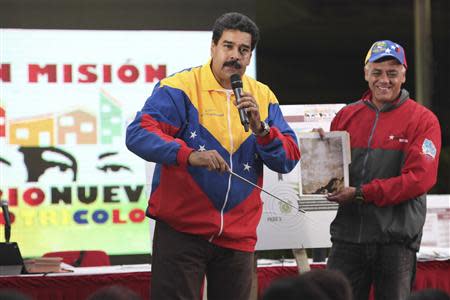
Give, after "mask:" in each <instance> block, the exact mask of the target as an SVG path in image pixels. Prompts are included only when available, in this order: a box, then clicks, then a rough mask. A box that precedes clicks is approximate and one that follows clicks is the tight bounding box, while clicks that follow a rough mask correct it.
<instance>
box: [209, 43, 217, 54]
mask: <svg viewBox="0 0 450 300" xmlns="http://www.w3.org/2000/svg"><path fill="white" fill-rule="evenodd" d="M215 47H216V44H214V40H211V47H210V52H211V53H210V55H211V57H213V51H214V49H215Z"/></svg>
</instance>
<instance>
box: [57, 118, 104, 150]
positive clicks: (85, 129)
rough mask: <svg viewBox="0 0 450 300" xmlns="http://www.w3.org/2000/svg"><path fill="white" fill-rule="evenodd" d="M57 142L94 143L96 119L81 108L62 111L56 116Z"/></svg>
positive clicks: (72, 143) (70, 143)
mask: <svg viewBox="0 0 450 300" xmlns="http://www.w3.org/2000/svg"><path fill="white" fill-rule="evenodd" d="M56 126H57V132H58V134H57V141H58V144H61V145H62V144H69V145H76V144H96V143H97V120H96V118H95V116H94V115H93V114H91V113H88V112H86V111H83V110H81V109H76V110H72V111H70V112H67V113H62V114H60V115H58V116H57V118H56Z"/></svg>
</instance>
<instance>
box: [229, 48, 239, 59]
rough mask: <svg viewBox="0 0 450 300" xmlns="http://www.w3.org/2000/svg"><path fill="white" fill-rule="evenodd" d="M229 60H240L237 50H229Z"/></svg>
mask: <svg viewBox="0 0 450 300" xmlns="http://www.w3.org/2000/svg"><path fill="white" fill-rule="evenodd" d="M230 58H231V60H239V59H240V58H241V54H240V53H239V49H238V48H233V50H231V56H230Z"/></svg>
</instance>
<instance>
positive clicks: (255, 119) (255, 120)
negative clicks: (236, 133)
mask: <svg viewBox="0 0 450 300" xmlns="http://www.w3.org/2000/svg"><path fill="white" fill-rule="evenodd" d="M234 104H235V105H236V107H237V109H241V108H243V109H245V111H246V112H247V116H248V121H249V122H250V129H251V130H252V131H253V133H255V134H258V133H260V132H261V131H263V128H262V126H261V116H260V115H259V106H258V103H257V102H256V100H255V98H253V95H252V94H250V93H246V92H244V94H243V95H242V97H241V100H240V101H239V104H237V103H236V101H235V102H234Z"/></svg>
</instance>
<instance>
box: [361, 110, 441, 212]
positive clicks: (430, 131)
mask: <svg viewBox="0 0 450 300" xmlns="http://www.w3.org/2000/svg"><path fill="white" fill-rule="evenodd" d="M410 142H411V144H410V146H409V147H408V149H407V150H406V153H405V163H404V165H403V167H402V170H401V175H400V176H397V177H392V178H387V179H374V180H372V181H371V182H370V183H368V184H364V185H363V186H362V192H363V194H364V197H365V198H366V200H367V201H368V202H373V203H374V204H375V205H377V206H387V205H395V204H399V203H401V202H403V201H407V200H409V199H412V198H414V197H417V196H420V195H422V194H424V193H426V192H428V191H429V190H430V189H431V188H432V187H433V185H434V184H435V183H436V180H437V169H438V164H439V154H440V150H441V128H440V126H439V122H438V120H437V118H436V116H434V115H433V114H432V113H431V112H429V113H428V114H424V117H423V118H422V119H421V120H419V125H418V127H417V129H416V131H415V134H414V136H413V138H412V140H411V141H410Z"/></svg>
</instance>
